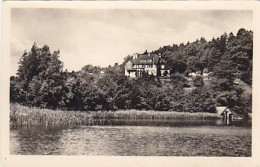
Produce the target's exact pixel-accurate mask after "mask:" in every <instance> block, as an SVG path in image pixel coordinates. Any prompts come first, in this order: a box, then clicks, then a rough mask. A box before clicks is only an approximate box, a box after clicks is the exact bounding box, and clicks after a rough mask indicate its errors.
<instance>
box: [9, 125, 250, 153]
mask: <svg viewBox="0 0 260 167" xmlns="http://www.w3.org/2000/svg"><path fill="white" fill-rule="evenodd" d="M99 123H100V124H101V125H103V126H80V127H20V128H16V129H11V136H10V137H11V144H10V146H11V154H22V155H25V154H31V155H49V154H51V155H127V156H132V155H138V156H140V155H144V156H147V155H154V156H156V155H158V156H160V155H164V156H251V128H250V127H251V122H247V123H241V122H233V123H232V126H224V124H225V123H224V122H221V121H176V120H175V121H169V120H156V121H154V120H129V121H125V120H124V121H123V120H100V121H99ZM119 125H120V126H119Z"/></svg>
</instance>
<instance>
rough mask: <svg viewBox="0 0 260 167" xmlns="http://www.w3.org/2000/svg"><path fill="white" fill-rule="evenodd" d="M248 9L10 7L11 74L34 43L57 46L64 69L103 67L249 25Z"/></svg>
mask: <svg viewBox="0 0 260 167" xmlns="http://www.w3.org/2000/svg"><path fill="white" fill-rule="evenodd" d="M252 14H253V13H252V11H246V10H243V11H241V10H230V11H223V10H169V9H167V10H160V9H156V10H151V9H41V8H38V9H33V8H31V9H29V8H14V9H12V10H11V74H12V75H15V74H16V71H17V69H18V62H19V59H20V58H21V56H22V54H23V52H24V51H25V50H27V51H29V50H30V49H31V47H32V45H33V43H34V42H36V43H37V46H38V47H42V46H43V45H44V44H47V45H48V46H49V47H50V49H51V51H54V50H58V49H59V50H60V60H61V61H62V62H64V69H68V71H72V70H74V71H77V70H80V69H81V68H82V67H83V66H85V65H87V64H92V65H96V66H101V67H106V66H108V65H114V64H115V63H122V62H123V58H124V57H126V56H127V55H129V54H130V55H131V54H133V53H142V52H144V51H145V50H148V51H152V50H156V49H158V48H159V47H162V46H165V45H172V44H180V43H187V42H188V41H189V42H193V41H195V40H196V39H200V38H201V37H204V38H205V39H206V40H211V39H212V38H213V37H215V38H216V37H219V36H220V35H222V34H224V33H225V32H226V33H230V32H233V33H234V34H236V33H237V31H238V30H239V29H240V28H245V29H247V30H253V20H252V19H253V15H252Z"/></svg>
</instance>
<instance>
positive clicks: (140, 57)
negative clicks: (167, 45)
mask: <svg viewBox="0 0 260 167" xmlns="http://www.w3.org/2000/svg"><path fill="white" fill-rule="evenodd" d="M142 60H151V61H146V62H142ZM132 62H133V64H135V65H152V64H155V65H157V64H159V63H161V64H165V63H166V61H165V60H163V59H162V58H161V57H159V56H158V55H157V54H154V53H151V54H148V53H146V54H139V55H138V57H137V58H136V59H133V60H132Z"/></svg>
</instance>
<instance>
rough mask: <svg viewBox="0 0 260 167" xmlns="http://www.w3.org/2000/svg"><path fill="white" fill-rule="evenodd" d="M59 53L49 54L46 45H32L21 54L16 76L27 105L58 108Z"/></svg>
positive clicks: (60, 86) (60, 69) (59, 91)
mask: <svg viewBox="0 0 260 167" xmlns="http://www.w3.org/2000/svg"><path fill="white" fill-rule="evenodd" d="M59 53H60V52H59V51H54V52H53V53H51V52H50V49H49V47H48V46H47V45H44V46H43V47H42V48H38V47H37V45H36V43H34V44H33V46H32V48H31V51H30V52H28V53H27V52H25V53H24V54H23V56H22V58H21V60H20V62H19V68H18V72H17V76H18V82H19V83H18V84H19V85H21V86H20V88H21V91H24V92H25V94H26V95H25V96H26V97H25V98H26V102H27V104H28V105H32V106H40V107H51V108H56V107H58V102H59V100H60V97H61V89H62V78H61V73H62V62H61V61H60V60H59V59H58V58H59Z"/></svg>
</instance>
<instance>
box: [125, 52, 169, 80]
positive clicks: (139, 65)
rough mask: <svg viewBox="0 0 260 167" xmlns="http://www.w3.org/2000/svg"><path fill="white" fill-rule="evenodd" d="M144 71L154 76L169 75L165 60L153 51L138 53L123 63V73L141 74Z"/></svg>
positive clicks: (128, 74)
mask: <svg viewBox="0 0 260 167" xmlns="http://www.w3.org/2000/svg"><path fill="white" fill-rule="evenodd" d="M144 72H146V73H147V74H149V75H154V76H170V68H169V67H168V66H167V64H166V61H165V60H163V59H162V58H161V57H160V56H159V55H157V54H154V53H146V54H139V55H137V56H136V57H135V58H134V59H133V60H129V61H128V62H127V63H126V65H125V75H126V76H129V77H132V78H134V77H137V76H141V75H142V74H143V73H144Z"/></svg>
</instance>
